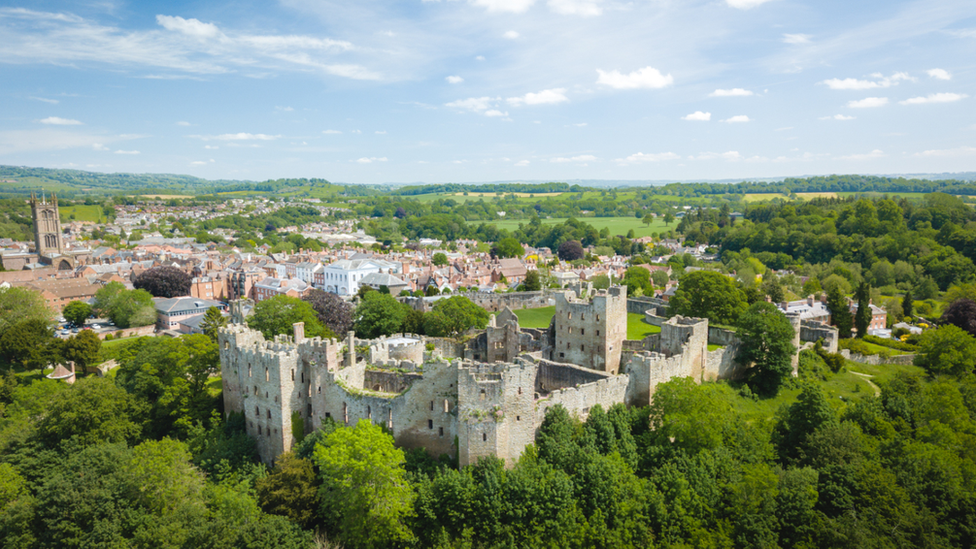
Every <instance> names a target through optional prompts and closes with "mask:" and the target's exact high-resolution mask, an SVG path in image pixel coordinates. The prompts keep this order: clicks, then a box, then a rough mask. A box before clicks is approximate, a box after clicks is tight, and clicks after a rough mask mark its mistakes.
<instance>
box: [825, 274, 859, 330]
mask: <svg viewBox="0 0 976 549" xmlns="http://www.w3.org/2000/svg"><path fill="white" fill-rule="evenodd" d="M827 309H828V310H829V311H830V323H831V324H833V325H834V326H837V331H838V333H839V335H840V337H841V339H847V338H849V337H851V328H853V327H854V319H853V318H851V309H850V307H849V306H848V304H847V296H845V295H844V293H843V290H841V288H840V287H839V286H833V287H831V288H830V290H828V291H827Z"/></svg>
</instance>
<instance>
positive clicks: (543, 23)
mask: <svg viewBox="0 0 976 549" xmlns="http://www.w3.org/2000/svg"><path fill="white" fill-rule="evenodd" d="M974 84H976V2H974V1H973V0H938V1H932V0H921V1H901V0H887V1H877V0H862V1H859V2H851V1H848V0H844V1H841V0H817V1H813V0H803V1H801V0H711V1H699V0H685V1H668V0H662V1H654V0H651V1H616V0H399V1H385V0H355V1H345V2H336V1H327V0H278V1H277V2H275V1H273V0H272V1H268V0H265V1H252V0H239V1H234V2H228V1H221V0H207V1H180V0H175V1H167V2H151V1H142V2H124V1H118V0H91V1H84V0H79V1H71V2H57V1H48V0H30V1H17V0H3V1H2V2H0V164H6V165H23V166H35V167H46V168H74V169H81V170H90V171H99V172H136V173H177V174H190V175H195V176H199V177H204V178H208V179H246V180H265V179H275V178H281V177H309V178H311V177H318V178H324V179H328V180H330V181H337V182H346V183H390V182H400V183H406V182H426V183H445V182H459V183H463V182H482V181H501V180H547V181H562V180H573V179H613V180H661V179H673V180H696V179H698V180H705V179H728V178H760V177H779V176H799V175H823V174H832V173H841V174H843V173H862V174H869V173H874V174H884V173H943V172H961V171H976V86H974Z"/></svg>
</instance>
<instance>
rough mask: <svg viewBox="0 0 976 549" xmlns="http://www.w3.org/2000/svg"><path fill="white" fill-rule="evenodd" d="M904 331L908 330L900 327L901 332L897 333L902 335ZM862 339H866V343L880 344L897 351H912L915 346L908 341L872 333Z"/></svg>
mask: <svg viewBox="0 0 976 549" xmlns="http://www.w3.org/2000/svg"><path fill="white" fill-rule="evenodd" d="M906 333H908V330H904V329H902V333H901V334H898V335H904V334H906ZM892 334H894V332H892ZM864 341H867V342H868V343H873V344H875V345H880V346H882V347H889V348H891V349H897V350H899V351H914V350H915V349H916V348H917V347H916V346H915V345H912V344H910V343H904V342H902V341H897V340H894V339H888V338H884V337H878V336H874V335H866V336H864Z"/></svg>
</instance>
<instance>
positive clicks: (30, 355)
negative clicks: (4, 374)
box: [0, 318, 54, 369]
mask: <svg viewBox="0 0 976 549" xmlns="http://www.w3.org/2000/svg"><path fill="white" fill-rule="evenodd" d="M52 340H54V332H53V331H52V330H51V327H50V324H48V322H47V321H46V320H42V319H38V318H29V319H27V320H22V321H20V322H18V323H17V324H14V325H13V326H12V327H10V328H8V329H7V330H6V331H5V332H3V336H0V353H2V354H3V356H4V358H6V359H7V360H8V361H10V362H13V363H20V364H21V365H22V366H24V367H28V366H34V367H36V368H38V369H40V368H44V367H46V366H47V361H46V360H43V358H45V357H44V355H43V351H44V350H45V349H46V348H47V347H48V346H49V345H50V344H51V341H52ZM32 359H34V360H32Z"/></svg>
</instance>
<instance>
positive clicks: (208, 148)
mask: <svg viewBox="0 0 976 549" xmlns="http://www.w3.org/2000/svg"><path fill="white" fill-rule="evenodd" d="M203 148H204V149H207V150H211V151H215V150H217V149H219V148H220V146H219V145H204V146H203Z"/></svg>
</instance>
